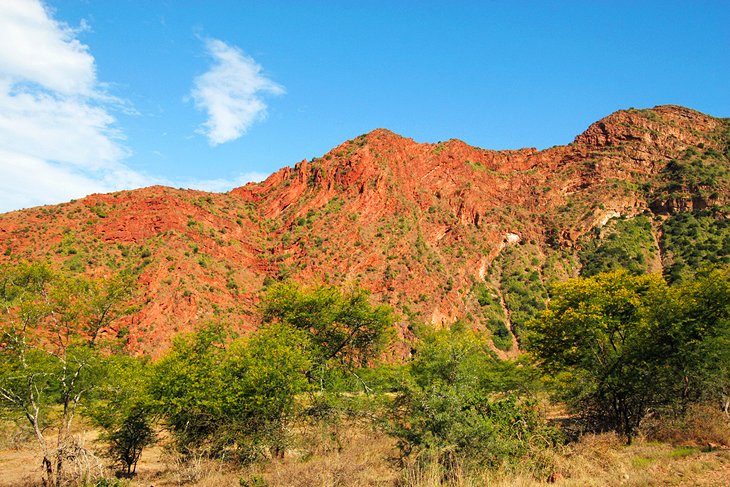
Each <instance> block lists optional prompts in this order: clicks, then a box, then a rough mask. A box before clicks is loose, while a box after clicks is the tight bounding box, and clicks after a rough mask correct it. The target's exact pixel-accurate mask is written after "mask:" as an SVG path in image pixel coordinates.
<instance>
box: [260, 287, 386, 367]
mask: <svg viewBox="0 0 730 487" xmlns="http://www.w3.org/2000/svg"><path fill="white" fill-rule="evenodd" d="M261 310H262V317H263V321H264V323H283V324H285V325H289V326H292V327H294V328H296V329H298V330H302V331H304V332H306V333H308V334H309V335H310V336H311V342H312V344H313V346H314V350H313V357H312V359H313V366H314V367H315V368H316V370H312V371H311V372H310V377H312V378H313V377H314V375H315V374H321V373H322V371H323V370H325V369H327V368H330V367H341V368H344V369H347V370H352V368H353V367H355V366H364V365H368V363H370V362H371V361H372V360H373V359H374V358H376V357H377V356H378V355H379V354H380V353H381V352H382V351H383V348H384V347H385V345H386V344H387V342H388V339H389V338H390V336H391V333H392V330H393V322H394V317H393V311H392V310H391V308H390V307H388V306H384V305H380V306H371V305H370V303H369V302H368V294H367V292H365V291H364V290H361V289H352V290H349V291H347V292H344V293H343V292H341V291H340V290H339V289H337V288H335V287H332V286H316V287H312V288H303V287H300V286H298V285H297V284H295V283H292V282H285V283H280V284H277V285H275V286H272V287H270V288H269V289H268V291H267V292H266V294H265V296H264V299H263V304H262V308H261ZM319 379H320V380H321V379H322V377H321V375H320V377H319Z"/></svg>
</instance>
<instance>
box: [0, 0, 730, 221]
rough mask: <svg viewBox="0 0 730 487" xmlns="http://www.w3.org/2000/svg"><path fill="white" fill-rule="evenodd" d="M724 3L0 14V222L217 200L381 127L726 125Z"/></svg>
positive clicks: (481, 134) (58, 4) (103, 5)
mask: <svg viewBox="0 0 730 487" xmlns="http://www.w3.org/2000/svg"><path fill="white" fill-rule="evenodd" d="M728 25H730V2H727V1H716V2H709V1H685V2H676V1H639V0H635V1H625V2H624V1H562V2H561V1H547V0H546V1H541V2H537V1H535V2H528V1H516V0H515V1H486V0H485V1H480V2H466V1H463V2H459V1H453V2H448V1H441V2H430V1H418V2H417V1H400V2H396V1H389V2H385V1H377V0H375V1H370V2H354V1H352V2H350V1H305V0H300V1H290V2H276V1H255V2H254V1H242V0H239V1H222V0H218V1H212V0H211V1H171V0H170V1H157V2H155V1H143V0H135V1H132V0H115V1H111V0H45V1H42V2H41V1H40V0H2V1H0V211H9V210H13V209H18V208H22V207H29V206H35V205H39V204H48V203H57V202H61V201H66V200H69V199H71V198H78V197H82V196H84V195H86V194H89V193H92V192H105V191H114V190H120V189H130V188H134V187H141V186H146V185H151V184H167V185H171V186H175V187H192V188H200V189H208V190H216V191H224V190H227V189H230V188H232V187H235V186H239V185H241V184H243V183H244V182H246V181H248V180H251V179H261V178H262V177H265V176H266V175H267V174H269V173H271V172H273V171H275V170H276V169H278V168H280V167H283V166H285V165H292V164H294V163H296V162H297V161H299V160H301V159H304V158H312V157H317V156H321V155H322V154H323V153H325V152H326V151H328V150H329V149H331V148H332V147H334V146H336V145H338V144H340V143H341V142H343V141H345V140H347V139H351V138H353V137H355V136H357V135H360V134H362V133H365V132H368V131H370V130H372V129H374V128H377V127H385V128H388V129H390V130H393V131H394V132H397V133H400V134H401V135H404V136H407V137H411V138H414V139H415V140H417V141H419V142H436V141H439V140H446V139H449V138H459V139H462V140H464V141H466V142H467V143H469V144H472V145H476V146H479V147H483V148H487V149H515V148H520V147H537V148H545V147H549V146H552V145H558V144H566V143H568V142H570V141H571V140H572V139H573V138H574V137H575V135H577V134H578V133H580V132H581V131H583V130H584V129H585V128H586V127H587V126H588V125H589V124H590V123H592V122H594V121H596V120H598V119H599V118H601V117H603V116H605V115H607V114H609V113H611V112H613V111H615V110H617V109H621V108H628V107H652V106H655V105H659V104H666V103H673V104H680V105H685V106H688V107H690V108H695V109H697V110H700V111H703V112H706V113H709V114H711V115H715V116H720V117H728V116H730V88H729V87H730V83H729V82H728V80H730V28H728Z"/></svg>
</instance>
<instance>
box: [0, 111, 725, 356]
mask: <svg viewBox="0 0 730 487" xmlns="http://www.w3.org/2000/svg"><path fill="white" fill-rule="evenodd" d="M729 172H730V123H729V122H728V120H727V119H718V118H714V117H711V116H708V115H704V114H702V113H699V112H696V111H693V110H690V109H686V108H682V107H677V106H660V107H656V108H654V109H650V110H635V109H629V110H621V111H618V112H616V113H614V114H611V115H609V116H608V117H606V118H604V119H602V120H600V121H598V122H596V123H594V124H592V125H591V126H590V127H589V128H588V129H587V130H586V131H585V132H584V133H582V134H580V135H579V136H578V137H576V139H575V140H574V142H573V143H571V144H569V145H567V146H557V147H553V148H550V149H546V150H542V151H538V150H536V149H520V150H513V151H490V150H484V149H480V148H477V147H472V146H469V145H467V144H465V143H464V142H462V141H459V140H453V139H452V140H449V141H446V142H441V143H417V142H415V141H413V140H411V139H408V138H405V137H401V136H399V135H396V134H394V133H392V132H390V131H388V130H384V129H377V130H374V131H372V132H370V133H368V134H364V135H361V136H359V137H356V138H355V139H353V140H350V141H347V142H345V143H343V144H341V145H339V146H338V147H336V148H334V149H332V150H331V151H330V152H328V153H327V154H325V155H323V156H322V157H321V158H316V159H313V160H303V161H301V162H299V163H297V164H296V165H294V167H286V168H283V169H281V170H279V171H277V172H276V173H274V174H272V175H271V176H270V177H269V178H268V179H266V180H265V181H263V182H262V183H255V184H253V183H252V184H247V185H246V186H243V187H240V188H236V189H234V190H232V191H231V192H229V193H225V194H216V193H205V192H200V191H192V190H178V189H172V188H166V187H160V186H155V187H150V188H144V189H140V190H134V191H123V192H119V193H113V194H105V195H98V194H97V195H91V196H88V197H86V198H83V199H81V200H78V201H72V202H69V203H64V204H61V205H55V206H45V207H38V208H31V209H27V210H22V211H16V212H11V213H6V214H3V215H0V252H2V253H3V255H2V256H0V257H1V261H2V262H11V261H18V260H23V259H28V260H38V259H41V260H43V259H45V260H50V261H52V262H54V265H57V266H59V267H63V268H65V269H68V270H69V271H71V272H84V273H88V274H92V275H104V274H108V273H111V272H114V270H115V269H118V268H122V267H128V266H134V267H136V268H138V270H139V272H140V277H139V283H140V284H139V289H138V293H137V297H136V298H135V303H136V304H137V305H138V311H137V312H135V313H134V314H133V315H131V316H130V317H128V318H127V320H126V321H125V322H123V323H122V324H121V325H120V326H122V327H124V328H125V329H126V330H125V331H128V334H127V336H128V339H129V347H130V348H131V349H133V350H139V351H146V352H152V353H159V351H161V350H162V349H164V348H165V347H166V346H167V345H168V344H169V340H170V337H171V336H172V335H173V334H175V333H177V332H180V331H186V330H191V329H193V328H194V327H195V326H197V325H198V324H200V323H201V322H204V321H206V320H225V321H228V322H231V323H233V324H235V325H236V326H238V327H239V328H240V329H242V330H245V329H250V328H252V327H255V326H256V324H257V321H258V318H257V314H256V306H255V305H256V303H257V301H258V299H259V296H260V292H261V290H262V288H264V287H265V286H266V285H268V284H269V283H271V282H272V281H275V280H281V279H288V278H291V279H295V280H297V281H301V282H305V283H309V282H327V283H332V284H337V285H345V286H347V285H359V286H362V287H365V288H367V289H369V290H370V291H371V292H372V293H373V300H375V301H380V302H386V303H389V304H392V305H393V306H394V307H395V308H396V310H398V312H399V314H400V316H401V317H402V321H403V325H402V326H403V333H406V330H405V327H407V325H408V323H412V322H417V321H422V322H426V323H429V324H431V325H433V326H444V325H448V324H450V323H453V322H454V321H456V320H464V321H466V322H468V323H469V324H470V325H472V326H476V327H482V328H487V329H489V330H491V331H492V334H493V336H494V337H495V350H496V351H497V352H498V353H500V354H510V353H514V351H515V350H516V341H515V332H516V334H519V326H520V323H522V322H524V320H526V319H528V318H529V316H531V315H532V314H534V313H535V312H536V311H537V310H539V309H540V308H541V307H543V306H544V303H545V300H546V299H547V290H548V288H549V284H550V283H551V282H552V281H555V280H560V279H565V278H567V277H570V276H575V275H578V274H579V273H580V272H581V270H582V269H587V268H591V267H590V266H592V265H594V264H595V262H593V260H595V259H596V258H597V257H595V255H603V254H605V253H606V252H608V254H607V255H610V252H609V251H608V250H606V248H607V247H606V246H609V247H610V245H612V243H611V242H615V241H616V240H619V241H620V240H621V238H622V233H621V232H624V233H626V232H639V233H637V235H639V237H636V238H634V240H636V239H637V238H638V239H645V240H646V242H648V243H647V244H646V245H645V246H644V247H645V248H642V249H640V250H639V251H637V252H638V253H636V255H633V254H631V255H629V254H627V255H628V257H626V258H627V259H629V260H632V259H634V260H635V261H636V262H637V264H636V265H639V266H643V267H642V268H643V269H644V270H649V271H662V270H663V271H664V272H668V270H669V269H670V267H671V266H672V265H675V266H676V265H677V262H679V260H678V259H679V257H680V254H681V252H684V250H681V249H682V248H683V247H681V246H680V247H677V245H679V244H676V245H675V244H674V243H672V242H674V241H671V242H670V241H668V240H666V236H665V225H667V224H670V226H671V224H672V222H673V221H674V220H673V219H676V218H675V217H676V215H679V214H684V213H686V214H693V215H696V218H704V219H705V220H702V221H703V222H706V225H705V224H704V223H703V225H705V226H706V227H707V228H710V230H709V231H710V232H711V233H712V232H714V233H712V235H715V237H717V238H716V239H715V237H712V238H713V239H714V240H712V239H710V240H711V241H712V242H715V241H716V240H717V241H718V242H720V243H719V244H717V245H720V247H722V245H724V244H723V242H725V240H727V241H728V242H730V237H726V233H727V232H728V230H727V224H726V222H727V213H728V212H727V208H728V207H727V205H728V193H729V187H728V174H729ZM698 212H703V213H698ZM698 221H699V220H698ZM632 225H633V226H632ZM708 225H709V226H708ZM671 228H674V227H671ZM642 232H643V233H642ZM629 234H630V233H626V235H629ZM718 239H719V240H718ZM710 240H708V241H710ZM676 241H677V242H679V241H680V240H676ZM672 245H674V247H673V246H672ZM708 245H709V244H708ZM713 245H714V244H713ZM728 245H730V243H728ZM591 249H592V250H591ZM601 249H603V250H601ZM678 249H679V250H678ZM609 250H610V248H609ZM590 252H593V254H591V253H590ZM719 252H720V253H722V252H723V251H722V248H720V250H719ZM614 253H615V252H614ZM728 254H730V251H728ZM682 255H684V254H682ZM713 255H714V254H713ZM592 259H593V260H592ZM640 261H641V262H640ZM632 262H633V260H632ZM682 269H684V268H682ZM682 269H680V270H677V272H678V273H679V274H677V275H678V276H681V272H686V269H684V270H682ZM118 331H119V330H109V332H110V333H115V332H118Z"/></svg>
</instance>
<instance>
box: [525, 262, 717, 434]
mask: <svg viewBox="0 0 730 487" xmlns="http://www.w3.org/2000/svg"><path fill="white" fill-rule="evenodd" d="M729 287H730V284H729V280H728V270H727V269H725V270H721V271H715V272H712V273H710V274H709V275H707V276H704V277H702V278H700V279H697V280H696V281H695V282H694V283H691V284H687V285H684V286H676V287H669V286H668V285H667V284H666V282H665V281H664V280H663V279H662V278H661V277H660V276H658V275H644V276H631V275H629V274H628V273H627V272H626V271H618V272H612V273H608V274H598V275H596V276H593V277H591V278H581V279H573V280H569V281H566V282H564V283H561V284H558V285H556V286H555V288H554V293H553V294H554V298H553V300H552V301H551V302H550V306H549V308H548V309H547V310H546V311H545V312H543V313H542V314H541V316H540V317H539V318H538V319H536V320H534V321H532V322H531V323H530V325H529V327H528V328H529V332H530V333H529V335H528V340H527V343H526V348H527V350H529V351H530V352H531V353H532V354H533V355H534V357H535V358H536V359H537V361H538V363H539V364H540V366H541V367H542V368H543V370H544V371H545V372H546V373H547V374H548V375H550V376H552V377H554V378H556V379H555V381H556V383H557V385H558V388H559V390H560V391H561V393H562V397H563V399H565V400H566V401H567V402H568V404H569V405H571V406H572V407H573V408H574V409H575V410H576V411H577V412H579V413H581V414H582V415H584V417H585V418H586V419H588V420H589V424H590V425H591V426H592V427H594V428H598V429H610V430H614V431H617V432H620V433H622V434H624V435H625V436H626V437H627V439H628V441H629V442H630V441H631V439H632V438H633V436H634V435H635V434H636V430H637V428H638V427H639V425H640V423H641V421H642V420H643V419H644V418H645V416H646V414H647V412H648V411H649V410H654V411H657V412H659V413H662V412H663V411H667V410H669V411H672V410H674V411H676V410H679V411H680V412H681V411H683V410H684V409H685V408H686V406H687V405H689V404H691V403H693V402H697V401H700V400H703V397H707V396H708V395H717V394H719V393H720V392H721V389H722V388H723V387H727V386H726V384H727V383H728V377H729V376H728V365H727V364H728V361H729V360H730V348H729V347H728V344H729V343H730V325H729V324H728V316H729V315H730V309H729V307H730V291H729Z"/></svg>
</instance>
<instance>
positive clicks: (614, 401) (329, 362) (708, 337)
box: [0, 265, 730, 486]
mask: <svg viewBox="0 0 730 487" xmlns="http://www.w3.org/2000/svg"><path fill="white" fill-rule="evenodd" d="M729 273H730V272H729V270H728V269H727V268H725V269H720V270H715V271H708V272H706V273H703V274H699V275H698V276H697V277H696V279H694V280H691V281H689V280H688V281H687V282H685V283H683V284H675V285H669V284H667V283H666V282H665V281H664V280H663V279H662V278H661V277H659V276H654V275H638V276H637V275H631V274H629V273H627V272H625V271H616V272H612V273H608V274H596V275H595V276H592V277H589V278H579V279H574V280H569V281H567V282H565V283H562V284H558V285H556V286H554V288H553V289H552V291H551V293H552V296H551V301H550V304H549V306H548V308H547V309H546V310H545V311H543V312H542V313H541V314H540V315H539V317H538V318H537V319H534V320H532V321H530V322H527V323H525V325H524V343H523V346H524V348H525V349H526V351H527V353H526V354H525V355H523V357H521V358H520V359H519V360H517V361H502V360H498V359H497V355H496V353H495V352H494V351H493V349H492V348H490V346H489V344H490V341H489V339H488V337H487V336H485V335H483V334H482V333H480V332H477V331H473V330H470V329H466V328H465V327H464V326H462V325H460V324H459V323H457V324H456V325H454V326H453V327H451V329H444V330H438V331H434V330H432V329H428V328H425V327H423V328H422V327H419V326H418V325H417V324H412V328H413V332H414V334H415V336H416V339H415V340H414V341H413V343H411V346H412V354H411V355H412V356H411V358H410V359H409V360H408V361H406V362H405V363H401V364H399V365H392V364H391V365H386V364H383V363H381V362H379V358H380V357H382V356H384V353H386V352H387V351H388V350H389V347H392V346H393V343H394V339H395V333H394V322H395V317H394V313H393V311H392V310H390V309H389V308H387V307H384V306H378V307H374V306H372V305H371V304H370V303H369V301H368V297H367V294H366V293H364V292H363V291H360V290H357V289H353V290H347V291H340V290H338V289H335V288H332V287H326V286H323V287H315V288H301V287H298V286H296V285H294V284H291V283H279V284H275V285H272V286H271V287H270V288H269V289H268V290H267V291H266V294H265V295H264V298H263V302H262V305H261V308H260V313H261V318H262V325H261V327H260V328H259V330H258V331H256V332H254V333H251V334H249V335H246V336H244V337H238V336H236V335H235V334H234V333H232V331H231V330H230V329H229V328H228V327H227V326H225V325H223V324H218V323H211V324H207V325H205V326H203V327H201V329H200V330H199V331H198V332H196V333H193V334H188V335H183V336H180V337H178V338H177V339H176V340H175V341H174V344H173V346H172V348H171V349H170V350H169V351H168V353H167V354H166V355H165V356H164V357H162V358H161V359H159V360H157V361H149V360H148V359H145V358H136V357H130V356H127V355H125V354H124V353H123V351H122V348H121V347H120V346H119V345H120V344H119V343H118V341H117V339H114V340H112V339H105V338H104V337H105V332H107V331H109V330H110V329H111V328H112V326H113V324H114V322H115V320H117V319H118V318H119V317H121V316H123V314H124V313H125V310H124V308H123V303H124V302H125V297H126V296H128V295H129V293H130V292H131V286H130V284H129V283H130V282H132V278H131V273H120V274H119V275H116V276H113V277H111V278H108V279H103V280H84V279H79V278H71V277H68V276H62V275H58V274H54V273H53V272H51V271H50V270H49V269H48V268H47V267H45V266H42V265H21V266H16V267H12V268H5V269H3V270H2V276H1V283H2V287H0V304H2V309H3V315H2V333H3V335H2V339H1V340H0V399H1V400H2V407H3V414H5V416H6V418H5V419H6V420H13V421H16V424H17V425H24V426H25V427H27V428H29V429H30V431H32V434H33V436H34V437H35V441H36V443H37V445H38V447H39V449H40V456H39V459H38V464H39V465H42V466H43V470H42V476H43V483H44V484H46V485H64V484H68V483H76V484H81V485H83V484H84V483H86V484H91V485H94V484H96V485H110V484H113V483H114V482H117V483H120V482H122V483H123V482H124V481H123V480H115V479H114V473H115V474H116V476H117V477H118V478H120V479H123V478H129V479H131V478H134V476H135V473H136V471H137V466H138V463H139V462H140V458H141V456H142V454H143V452H144V451H145V448H149V447H151V446H152V445H155V444H158V445H162V444H164V445H165V446H166V448H167V451H168V455H169V460H168V462H170V463H172V464H177V465H178V469H177V470H178V472H179V474H180V475H179V477H177V479H176V480H175V481H176V482H178V483H186V482H198V481H203V480H204V479H205V478H209V479H214V478H215V475H218V474H219V475H228V477H226V479H225V480H218V482H224V483H225V482H228V483H230V481H231V477H230V472H236V474H235V475H236V476H237V477H236V481H237V482H239V483H240V485H252V486H253V485H266V483H267V482H270V483H271V484H287V485H313V484H315V485H316V484H323V485H324V484H343V483H344V484H358V485H367V484H371V485H375V484H388V485H393V484H397V485H438V484H449V485H471V484H473V483H484V482H487V481H489V482H494V483H498V482H502V483H504V484H508V483H510V482H511V483H512V484H514V483H517V482H518V481H519V482H522V483H526V484H527V483H530V482H540V481H547V480H548V479H552V480H553V481H556V480H559V479H560V478H567V477H570V478H573V479H581V478H583V479H585V477H581V475H584V474H585V472H581V467H579V465H581V462H585V463H586V467H585V469H587V470H589V471H597V470H600V468H604V467H605V465H603V466H601V465H598V466H597V465H590V466H588V464H589V463H590V462H591V461H593V462H599V463H600V462H603V463H604V464H606V465H613V466H616V465H621V466H622V468H624V467H625V466H626V465H628V464H631V471H632V474H636V472H638V471H640V470H647V471H651V468H650V467H651V466H652V465H663V464H666V463H667V462H669V461H672V462H679V463H682V462H683V460H682V459H683V458H685V457H694V456H698V455H701V452H700V447H701V448H705V449H707V450H712V449H718V448H721V447H722V446H723V445H724V446H728V445H730V427H729V426H728V418H727V417H726V414H727V407H728V402H727V401H728V396H729V395H730V390H728V386H729V385H730V279H728V278H729V277H730V276H729V275H728V274H729ZM122 335H123V334H122ZM118 336H119V334H117V337H118ZM560 407H566V408H567V410H565V411H556V408H560ZM723 407H724V408H725V411H724V412H723V410H722V409H723ZM78 413H81V414H82V416H83V419H82V421H83V423H84V424H86V425H90V426H91V427H93V428H95V429H96V430H97V431H99V432H101V434H100V440H101V443H100V444H101V445H104V447H105V448H106V452H105V453H106V458H107V460H106V462H107V463H108V464H110V465H111V466H112V470H111V473H109V471H108V470H104V469H99V468H97V467H98V462H97V463H94V462H93V461H90V460H88V459H89V458H91V456H93V455H92V452H91V449H90V448H88V447H87V446H86V445H85V444H84V443H83V442H82V441H80V439H79V435H78V434H77V433H78V430H77V429H75V425H77V424H78V421H77V419H76V416H77V414H78ZM49 432H53V433H54V440H50V437H49ZM596 435H598V436H596ZM637 437H639V438H640V439H641V441H639V442H638V445H636V446H632V449H633V450H627V451H633V452H635V454H634V455H633V456H631V459H630V460H629V459H628V458H627V457H626V454H625V453H623V452H624V450H622V449H621V447H620V446H619V444H618V443H617V442H618V441H621V442H624V443H631V442H632V441H634V440H635V439H636V438H637ZM645 438H649V439H654V440H657V441H664V442H667V443H673V444H677V445H688V444H690V445H695V448H690V449H686V448H685V449H684V450H683V449H677V448H674V447H672V446H662V445H652V444H650V443H646V441H645ZM356 447H357V448H359V449H360V450H361V451H360V454H361V455H362V454H363V453H364V452H370V453H372V459H369V460H368V459H363V457H358V458H356V457H357V455H358V451H357V448H356ZM155 448H159V446H158V447H155ZM353 449H354V450H353ZM376 451H377V452H378V453H376ZM370 453H368V454H370ZM718 455H719V456H718ZM718 455H714V456H712V457H711V458H712V459H713V462H715V461H716V462H717V465H718V466H719V468H725V467H723V466H722V465H724V464H726V463H727V461H728V458H727V456H722V455H721V454H718ZM612 456H615V457H616V458H611V457H612ZM81 460H84V461H83V462H81ZM80 462H81V463H80ZM84 462H85V463H84ZM327 462H334V463H333V464H332V465H331V466H330V467H328V466H327V465H328V463H327ZM632 462H634V463H636V464H635V465H634V463H632ZM80 465H81V466H80ZM84 465H86V467H84ZM317 465H319V467H317ZM355 466H360V467H362V468H364V469H371V471H376V472H381V474H380V477H381V478H378V479H375V478H372V477H370V478H364V477H362V475H366V474H364V473H362V472H358V473H356V472H355V470H353V469H354V468H355ZM92 467H93V468H92ZM310 468H313V469H315V470H316V469H319V474H320V475H321V478H314V477H311V476H309V475H310V474H311V472H309V470H308V469H310ZM329 468H334V469H335V471H328V469H329ZM358 468H359V467H358ZM682 468H686V469H687V471H688V472H689V471H690V470H691V468H690V466H689V465H688V464H687V465H685V467H682ZM282 469H283V470H282ZM337 469H339V470H337ZM605 470H606V471H608V469H605ZM283 471H285V472H286V473H282V472H283ZM186 472H187V473H186ZM215 472H218V474H216V473H215ZM221 472H224V473H221ZM225 472H228V473H225ZM277 472H279V473H277ZM296 472H299V473H296ZM348 472H349V473H348ZM279 475H284V476H285V477H286V476H289V477H288V479H286V478H284V479H283V478H281V477H279ZM338 475H339V476H340V478H339V480H335V479H334V477H332V476H338ZM629 478H631V477H629ZM636 478H639V477H636ZM614 480H616V479H614ZM619 480H620V481H623V480H625V479H619ZM566 481H568V480H566ZM211 482H212V483H211V485H212V484H213V483H215V482H216V481H215V480H211ZM578 483H580V480H578ZM605 483H606V484H615V483H618V482H609V481H607V482H605Z"/></svg>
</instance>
